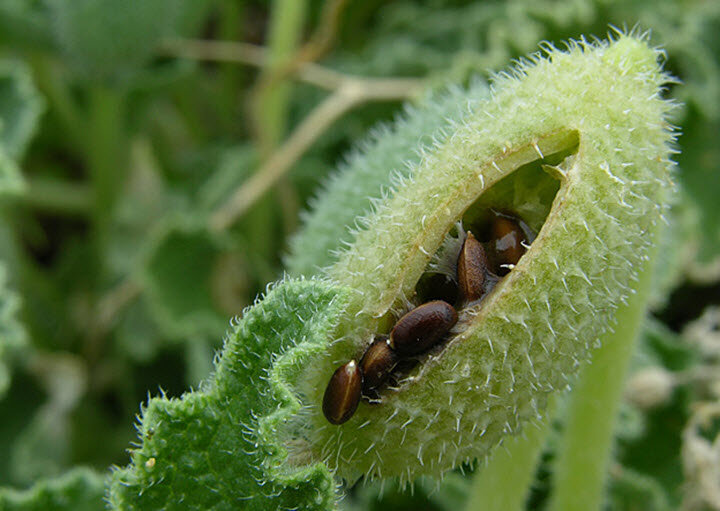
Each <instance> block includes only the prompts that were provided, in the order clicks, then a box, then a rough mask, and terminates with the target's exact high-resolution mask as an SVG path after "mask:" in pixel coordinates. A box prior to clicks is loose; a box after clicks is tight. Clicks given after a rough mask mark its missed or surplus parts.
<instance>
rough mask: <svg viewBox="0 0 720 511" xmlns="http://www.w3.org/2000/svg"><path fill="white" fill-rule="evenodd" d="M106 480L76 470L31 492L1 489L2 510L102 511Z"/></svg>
mask: <svg viewBox="0 0 720 511" xmlns="http://www.w3.org/2000/svg"><path fill="white" fill-rule="evenodd" d="M105 480H106V478H105V477H104V476H102V475H100V474H98V473H97V472H94V471H92V470H90V469H87V468H76V469H73V470H71V471H69V472H67V473H66V474H64V475H62V476H60V477H58V478H56V479H46V480H42V481H39V482H37V483H35V484H34V485H33V486H32V487H31V488H29V489H27V490H21V491H19V490H13V489H11V488H0V509H2V511H102V510H104V509H106V508H105V502H104V500H103V495H104V491H105Z"/></svg>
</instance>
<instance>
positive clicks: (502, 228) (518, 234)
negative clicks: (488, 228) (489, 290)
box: [492, 213, 527, 275]
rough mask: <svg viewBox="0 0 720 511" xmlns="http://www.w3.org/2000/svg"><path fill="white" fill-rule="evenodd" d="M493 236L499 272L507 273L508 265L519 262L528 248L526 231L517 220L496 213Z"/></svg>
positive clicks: (501, 273)
mask: <svg viewBox="0 0 720 511" xmlns="http://www.w3.org/2000/svg"><path fill="white" fill-rule="evenodd" d="M492 238H493V240H494V241H493V248H494V251H495V262H496V264H497V266H498V268H497V271H498V274H500V275H505V274H507V273H508V272H509V271H510V269H509V268H508V267H507V266H506V265H511V264H512V265H515V264H517V263H518V261H519V260H520V258H521V257H522V255H523V254H524V253H525V252H526V250H527V249H526V248H525V246H524V244H527V239H526V237H525V233H524V232H523V230H522V228H521V227H520V224H519V222H518V221H517V220H515V219H513V218H511V217H509V216H507V215H502V214H498V213H496V214H495V219H494V220H493V224H492Z"/></svg>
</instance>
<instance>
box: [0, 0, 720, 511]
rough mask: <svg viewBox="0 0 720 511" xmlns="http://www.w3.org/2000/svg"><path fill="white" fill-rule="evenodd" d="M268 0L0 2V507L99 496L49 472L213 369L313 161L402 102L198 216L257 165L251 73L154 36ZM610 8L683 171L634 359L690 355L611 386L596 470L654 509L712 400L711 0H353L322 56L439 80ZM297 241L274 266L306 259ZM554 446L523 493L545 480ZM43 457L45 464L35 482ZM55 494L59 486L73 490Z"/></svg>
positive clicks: (716, 180)
mask: <svg viewBox="0 0 720 511" xmlns="http://www.w3.org/2000/svg"><path fill="white" fill-rule="evenodd" d="M323 8H324V3H323V2H321V1H320V0H308V2H307V6H306V11H307V20H306V22H305V26H304V29H303V33H302V38H301V39H302V40H303V41H304V40H308V39H309V38H310V35H311V34H312V33H313V32H314V31H315V30H318V29H319V28H322V23H323V21H322V20H323V17H322V13H323ZM273 15H274V13H273V3H272V2H267V1H262V0H255V1H250V0H247V1H244V0H235V1H233V0H203V1H194V0H181V1H171V0H151V1H147V0H132V1H123V2H115V1H111V0H5V1H4V2H2V3H0V485H7V486H15V487H19V488H30V489H29V490H27V491H21V492H19V493H18V492H17V491H15V490H12V491H10V490H0V509H16V508H17V509H67V508H74V509H100V508H102V502H101V500H100V498H101V496H102V494H103V492H104V490H103V489H102V486H103V483H102V478H101V477H100V476H98V475H95V474H94V473H92V472H88V471H85V470H84V469H81V470H80V471H74V472H68V473H66V474H65V475H62V474H63V473H65V472H66V471H67V470H70V469H71V467H73V466H75V465H87V466H90V467H93V468H94V469H95V470H96V471H98V472H99V473H106V472H107V468H108V467H109V466H111V465H113V464H117V465H124V464H126V463H127V460H128V457H127V454H126V452H125V448H126V447H127V446H128V445H129V444H130V442H131V441H132V440H133V439H134V438H135V431H134V429H133V425H132V424H133V420H134V417H135V414H136V413H137V412H138V409H139V408H138V407H139V403H141V402H143V401H144V400H145V399H146V397H147V395H148V394H156V393H157V392H158V391H159V389H163V390H164V391H165V392H166V393H168V394H169V395H173V396H178V395H180V394H181V393H182V392H183V391H184V390H185V389H186V387H187V386H189V385H197V384H198V383H199V382H200V381H201V380H202V379H203V378H204V377H205V376H207V374H208V373H209V371H210V367H211V366H210V362H211V360H212V357H213V352H214V350H216V349H219V347H220V342H221V339H222V338H223V334H224V332H225V330H226V328H227V325H228V320H229V319H230V318H231V317H232V316H234V315H239V314H240V313H241V311H242V310H243V308H244V307H245V306H247V305H248V304H251V303H252V302H253V300H254V299H255V297H256V295H257V294H258V293H259V292H260V291H262V290H263V289H264V288H265V286H266V285H267V283H269V282H272V281H274V280H276V279H277V278H279V277H280V276H281V275H282V272H283V267H282V260H283V256H284V254H285V253H286V252H287V250H288V243H289V239H290V236H291V235H292V234H293V233H294V232H295V230H296V229H297V227H298V220H297V219H298V217H299V213H300V211H302V210H303V209H304V208H305V207H306V205H307V204H308V201H309V200H310V199H311V198H312V197H313V196H315V195H316V194H317V193H318V190H319V187H328V186H332V184H327V183H328V174H329V172H330V171H331V170H332V169H333V168H334V167H335V166H336V165H337V163H338V162H339V161H343V160H342V158H343V155H344V154H346V152H347V151H348V149H349V148H351V147H352V146H353V144H355V143H357V142H358V141H362V140H365V137H366V135H365V133H366V132H367V130H368V129H369V128H370V127H372V126H374V125H376V124H377V123H379V122H380V123H382V122H387V121H388V120H390V119H391V118H392V117H393V116H394V115H396V114H397V112H398V110H399V108H400V104H399V103H369V104H366V105H363V106H362V107H361V108H356V109H354V110H352V111H351V112H349V113H348V114H346V115H345V116H344V117H343V118H342V119H341V120H340V121H338V122H336V123H335V124H334V125H333V126H332V128H331V129H329V130H326V131H325V132H324V133H323V134H322V135H321V136H320V138H319V139H318V140H317V141H316V142H315V143H314V144H313V145H312V146H311V148H310V149H309V150H308V151H307V152H306V153H305V154H304V155H302V157H301V158H300V159H299V160H298V161H296V162H294V164H293V166H292V169H291V171H290V173H289V174H288V176H287V177H286V178H284V179H283V180H282V182H281V183H280V184H279V185H278V186H277V187H275V188H274V189H273V191H272V192H271V193H269V194H267V195H266V196H264V197H262V198H261V199H260V200H259V201H257V202H256V203H254V204H252V207H251V208H250V209H249V211H248V212H247V214H246V215H245V216H244V217H242V218H241V219H240V220H239V221H238V222H237V223H235V224H234V225H233V226H232V227H231V228H229V229H227V230H225V231H224V232H211V231H209V230H208V229H207V228H206V227H205V226H206V225H207V219H208V217H209V215H210V214H211V213H212V212H213V211H214V210H215V209H216V208H217V207H218V206H219V205H220V204H222V203H223V202H224V201H225V200H226V199H227V198H228V197H229V196H230V194H231V193H232V192H233V191H234V190H235V189H236V188H237V187H238V186H240V185H241V184H242V183H243V182H244V181H245V180H246V179H247V178H248V177H249V176H250V175H252V174H253V172H254V171H255V170H256V169H257V167H258V164H259V163H260V157H259V156H258V154H259V150H258V145H257V144H258V140H259V138H260V135H261V134H260V135H259V134H258V133H257V126H256V125H255V123H254V120H253V119H254V118H253V115H251V104H252V102H253V100H254V98H256V95H255V94H256V92H257V89H256V87H257V83H258V82H257V79H258V76H259V72H258V70H257V68H254V67H248V66H243V65H238V64H236V63H217V62H198V61H194V60H192V59H189V60H188V59H183V58H178V56H177V55H173V54H172V52H171V51H170V50H168V48H167V47H166V43H167V42H168V41H169V40H171V39H174V38H178V37H196V38H205V39H216V40H232V41H245V42H250V43H254V44H265V43H266V42H267V41H266V35H267V30H268V25H269V23H270V20H271V19H272V17H273ZM608 24H614V25H616V26H618V27H633V26H635V25H636V24H638V25H639V26H640V27H642V28H644V29H645V28H646V29H650V30H652V39H651V40H652V42H653V43H654V44H657V45H660V46H662V47H663V48H665V50H666V52H667V56H668V60H667V62H666V66H667V68H668V70H669V71H670V72H672V73H673V74H674V75H675V76H677V77H678V78H679V79H680V80H681V82H682V85H677V86H673V87H672V88H671V89H670V90H668V91H667V94H668V95H669V96H671V97H674V98H676V99H677V100H679V101H681V102H682V107H681V108H680V109H678V110H677V114H676V118H675V119H673V122H674V123H675V124H676V125H678V126H679V127H680V129H681V131H682V136H681V138H680V142H679V145H680V147H679V150H680V151H681V154H680V155H679V156H678V158H677V160H678V163H679V171H678V175H677V180H678V182H679V183H680V185H681V187H682V193H681V194H680V195H679V198H678V200H677V204H676V207H675V208H674V211H673V214H672V215H671V216H670V217H669V219H668V220H669V222H670V228H669V229H668V231H667V238H666V244H665V247H666V249H664V250H663V253H664V254H663V256H664V259H663V263H662V265H663V266H662V268H661V270H660V271H659V278H658V281H659V283H658V290H657V292H656V294H657V296H656V299H655V301H654V302H655V304H656V305H655V310H654V314H655V320H654V322H653V323H652V326H651V327H648V329H647V334H646V336H645V338H644V342H643V344H642V346H643V350H644V351H643V353H646V354H647V353H650V356H649V359H646V362H645V363H646V364H647V363H648V362H647V360H651V362H652V364H653V365H655V366H659V367H664V368H666V369H667V370H668V371H670V372H671V373H673V374H678V375H684V376H683V377H682V378H680V377H679V380H678V381H679V382H680V383H678V384H677V385H676V387H675V390H674V391H673V394H672V397H671V399H670V400H669V401H668V402H665V403H662V404H661V405H660V406H659V407H658V408H655V409H653V410H649V411H648V410H638V409H635V408H633V407H632V406H631V405H628V409H630V411H629V412H628V413H627V417H626V415H623V417H626V418H627V421H625V418H621V422H620V425H619V432H620V435H619V439H618V446H617V453H616V458H617V466H618V469H617V470H614V471H613V472H612V474H611V484H610V487H609V492H610V498H609V502H610V503H611V506H612V508H613V509H637V508H638V506H640V507H642V505H641V503H645V502H650V503H652V504H651V507H649V508H651V509H667V508H668V506H670V508H674V507H676V506H678V505H679V504H680V502H681V501H682V488H683V472H682V465H681V460H680V449H681V432H682V429H683V426H684V424H685V423H686V421H687V419H688V417H689V415H690V413H691V409H692V408H691V404H692V403H693V402H694V401H697V400H702V399H709V397H708V391H707V389H706V388H705V387H703V386H702V385H698V383H697V380H696V379H693V378H689V377H686V375H687V373H688V371H691V368H692V367H694V366H696V365H697V364H699V363H701V361H702V359H703V355H702V353H701V352H699V348H697V345H695V344H690V343H688V341H687V339H686V338H685V336H684V335H683V334H682V333H681V332H682V330H683V327H684V326H685V325H686V324H687V323H689V322H692V321H693V320H694V319H696V318H697V317H698V316H699V315H700V314H701V312H702V310H703V309H704V308H705V307H706V306H708V305H709V304H713V303H719V302H720V221H718V219H719V218H720V209H719V208H720V202H718V201H717V199H716V198H717V196H718V194H720V148H719V146H718V144H717V143H716V141H715V138H716V137H717V134H718V133H719V132H720V57H719V55H720V35H718V34H720V2H714V1H703V0H685V1H681V0H661V1H656V0H633V1H621V0H572V1H559V0H511V1H501V0H496V1H483V2H475V1H461V0H423V1H413V0H396V1H392V2H381V1H377V0H371V1H366V2H360V1H356V0H349V1H348V2H347V3H346V5H345V8H344V10H343V11H342V12H341V15H340V17H339V28H338V30H337V37H336V38H335V39H334V41H332V44H331V46H330V48H329V51H328V52H327V54H326V55H324V56H323V57H322V59H321V61H320V62H319V63H320V64H322V65H324V66H326V67H329V68H332V69H335V70H338V71H342V72H347V73H353V74H358V75H362V76H376V77H410V76H412V77H422V78H427V80H428V84H429V87H430V88H434V89H442V88H444V87H445V86H446V85H447V84H450V83H460V84H464V85H467V84H468V83H470V81H471V80H473V79H474V78H473V77H474V76H477V75H479V76H480V78H487V77H488V76H489V72H490V71H491V70H501V69H502V68H503V67H505V66H506V65H507V63H508V62H509V61H510V60H511V59H513V58H516V57H519V56H521V55H524V54H526V53H528V52H532V51H535V50H536V49H537V44H538V42H539V41H541V40H547V41H550V42H552V43H554V44H558V45H560V44H562V41H563V40H564V39H567V38H570V37H578V36H580V35H581V34H596V35H597V36H600V37H602V36H603V35H604V34H605V33H606V32H607V30H608ZM282 80H283V82H287V84H289V85H288V86H289V87H290V89H289V90H290V94H289V100H288V104H287V108H286V110H285V111H284V112H281V115H283V116H284V117H285V119H284V124H286V125H288V126H290V127H292V126H297V125H298V123H299V122H300V121H301V120H302V119H303V118H304V116H305V115H307V114H308V113H309V112H310V111H311V110H312V108H313V107H314V106H316V105H317V104H318V103H319V102H320V101H321V99H322V98H323V97H324V95H325V94H326V92H324V91H321V90H319V89H317V88H315V87H313V86H311V85H308V84H298V83H296V82H295V81H293V80H292V78H291V77H283V78H282ZM441 124H442V119H434V120H431V126H430V125H429V126H428V129H429V130H431V131H432V130H434V129H436V128H437V127H438V126H441ZM285 135H287V133H285ZM388 150H392V148H388ZM398 158H399V159H398V161H399V163H398V164H400V163H401V162H402V161H404V160H406V159H412V158H414V156H413V155H412V154H407V155H406V154H404V153H403V154H399V155H398ZM346 161H347V163H346V164H344V167H345V169H346V170H347V169H349V168H352V165H353V160H352V157H350V158H349V159H348V160H346ZM344 221H345V220H343V222H344ZM333 235H338V236H342V235H343V234H342V233H339V234H338V233H334V234H333ZM296 246H302V240H301V239H299V240H298V241H297V242H296ZM311 250H316V251H321V248H320V247H310V248H308V253H310V252H311ZM307 259H308V260H305V261H298V260H295V261H291V262H293V265H292V269H293V270H294V271H298V272H308V271H312V261H311V259H312V258H311V257H309V258H307ZM660 281H661V282H660ZM642 365H643V364H638V366H639V367H642ZM11 375H12V376H11ZM629 432H632V434H629ZM624 433H627V434H624ZM551 443H552V442H551ZM660 458H662V460H663V461H661V460H660ZM551 459H552V452H551V451H549V452H547V453H546V455H545V461H546V463H545V464H544V465H543V467H542V468H541V470H540V473H539V474H538V484H537V486H536V489H535V491H534V493H533V496H532V500H531V504H532V505H536V506H539V505H541V504H542V502H543V499H544V497H545V496H546V493H547V485H548V484H549V483H548V480H549V479H550V478H551V474H550V473H549V468H548V467H549V463H550V462H551ZM665 460H670V461H668V462H667V463H666V462H665ZM468 472H470V473H471V472H472V467H468ZM45 477H59V479H57V480H53V481H51V482H36V481H39V480H42V478H45ZM33 483H35V485H34V486H33ZM466 487H467V477H464V476H463V475H462V474H460V473H453V474H450V475H449V476H448V477H447V478H446V480H445V482H444V483H443V484H442V485H440V488H439V490H438V491H437V492H433V490H434V489H435V488H434V486H433V485H432V484H427V485H426V484H425V483H424V482H419V483H418V484H417V486H416V491H415V494H414V495H411V494H410V493H409V492H398V491H395V490H394V489H385V492H384V493H383V494H382V496H381V495H380V494H381V492H380V490H379V489H378V488H376V487H375V486H372V485H370V486H367V487H363V488H357V489H353V490H351V491H350V493H349V495H348V498H347V499H346V501H345V504H346V505H347V506H348V508H352V509H360V508H363V509H378V510H379V509H403V508H406V509H417V508H418V507H417V506H420V505H423V506H425V507H426V508H427V509H449V507H448V505H447V503H448V502H453V503H456V504H454V505H453V506H452V507H453V509H457V507H458V506H461V505H462V502H463V501H464V496H465V493H466V491H467V489H466ZM58 495H64V496H65V497H67V499H74V498H77V500H75V501H74V502H75V504H74V506H75V507H72V505H71V507H63V506H64V505H63V504H62V502H69V501H68V500H67V499H66V500H65V501H63V500H62V499H63V497H58ZM438 495H440V496H442V497H441V498H440V497H438ZM52 506H56V507H52ZM83 506H85V507H83ZM645 509H648V508H645Z"/></svg>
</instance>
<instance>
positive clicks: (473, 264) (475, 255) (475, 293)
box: [457, 231, 488, 302]
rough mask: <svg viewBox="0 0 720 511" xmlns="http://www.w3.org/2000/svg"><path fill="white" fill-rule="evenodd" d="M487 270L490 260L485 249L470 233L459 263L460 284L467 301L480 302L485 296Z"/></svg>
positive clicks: (461, 250)
mask: <svg viewBox="0 0 720 511" xmlns="http://www.w3.org/2000/svg"><path fill="white" fill-rule="evenodd" d="M487 268H488V260H487V256H486V255H485V249H484V248H483V246H482V245H481V244H480V242H479V241H478V240H476V239H475V236H473V234H472V233H471V232H470V231H468V233H467V238H465V242H464V243H463V246H462V248H461V249H460V255H459V256H458V263H457V277H458V284H459V286H460V292H461V293H462V297H463V299H464V300H465V301H468V302H472V301H475V300H479V299H480V298H482V296H483V294H485V280H486V272H487Z"/></svg>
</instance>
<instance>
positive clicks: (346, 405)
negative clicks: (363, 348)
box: [323, 360, 363, 424]
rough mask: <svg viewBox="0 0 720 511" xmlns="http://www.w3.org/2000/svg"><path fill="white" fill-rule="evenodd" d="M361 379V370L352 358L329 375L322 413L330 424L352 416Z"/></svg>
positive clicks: (355, 407)
mask: <svg viewBox="0 0 720 511" xmlns="http://www.w3.org/2000/svg"><path fill="white" fill-rule="evenodd" d="M362 381H363V377H362V372H361V371H360V368H359V367H358V365H357V362H355V361H354V360H351V361H350V362H348V363H347V364H343V365H341V366H340V367H338V368H337V370H336V371H335V372H334V373H333V375H332V376H331V377H330V381H329V382H328V385H327V388H326V389H325V396H324V397H323V413H324V414H325V418H326V419H327V420H328V422H329V423H330V424H342V423H343V422H345V421H347V420H348V419H349V418H350V417H352V416H353V414H354V413H355V410H356V409H357V406H358V403H359V402H360V390H361V389H362Z"/></svg>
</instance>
